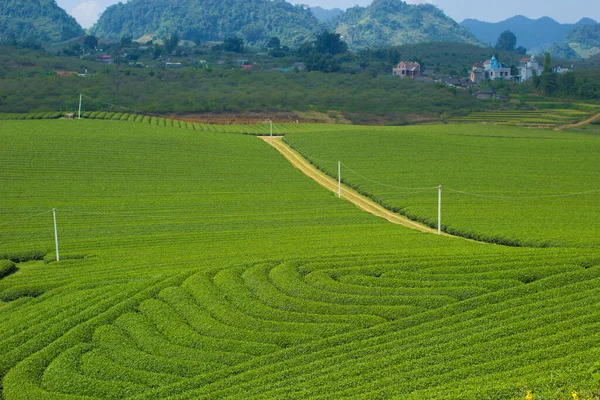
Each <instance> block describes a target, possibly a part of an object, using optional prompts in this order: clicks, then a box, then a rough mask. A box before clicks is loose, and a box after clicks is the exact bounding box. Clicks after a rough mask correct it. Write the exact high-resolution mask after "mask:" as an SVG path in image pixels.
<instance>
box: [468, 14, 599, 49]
mask: <svg viewBox="0 0 600 400" xmlns="http://www.w3.org/2000/svg"><path fill="white" fill-rule="evenodd" d="M460 24H461V25H462V26H464V27H466V28H468V29H469V30H470V31H471V32H472V33H473V34H474V35H475V36H476V37H477V38H478V39H479V40H481V41H482V42H484V43H487V44H490V45H492V46H494V45H495V44H496V41H497V40H498V36H500V34H501V33H502V32H504V31H506V30H509V31H511V32H512V33H514V34H515V35H516V36H517V46H523V47H525V48H527V49H534V48H536V47H544V46H548V45H550V44H552V43H562V42H563V41H564V40H565V39H566V37H567V35H568V34H569V32H570V31H571V30H572V29H573V28H575V27H577V26H582V25H590V24H596V21H594V20H592V19H590V18H583V19H582V20H581V21H579V22H577V23H576V24H561V23H559V22H557V21H555V20H553V19H552V18H549V17H543V18H539V19H530V18H527V17H524V16H522V15H517V16H515V17H512V18H509V19H507V20H504V21H501V22H484V21H479V20H476V19H466V20H464V21H463V22H461V23H460Z"/></svg>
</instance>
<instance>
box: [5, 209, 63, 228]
mask: <svg viewBox="0 0 600 400" xmlns="http://www.w3.org/2000/svg"><path fill="white" fill-rule="evenodd" d="M51 212H53V210H48V211H44V212H41V213H38V214H32V215H29V216H27V217H23V218H17V219H14V220H12V221H5V222H2V223H0V226H5V225H10V224H14V223H15V222H20V221H24V220H27V219H31V218H35V217H38V216H40V215H44V214H49V213H51Z"/></svg>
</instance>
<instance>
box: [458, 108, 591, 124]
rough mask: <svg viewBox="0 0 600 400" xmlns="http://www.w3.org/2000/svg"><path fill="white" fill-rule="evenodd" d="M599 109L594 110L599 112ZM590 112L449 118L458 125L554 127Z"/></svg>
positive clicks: (519, 112)
mask: <svg viewBox="0 0 600 400" xmlns="http://www.w3.org/2000/svg"><path fill="white" fill-rule="evenodd" d="M599 111H600V109H595V112H599ZM590 115H591V114H590V111H589V110H588V111H581V110H572V109H540V110H509V111H504V110H497V111H478V112H473V113H471V114H469V115H466V116H463V117H453V118H450V121H451V122H458V123H492V124H502V125H522V126H530V125H531V126H556V125H567V124H572V123H575V122H578V121H581V120H583V119H585V118H586V117H589V116H590Z"/></svg>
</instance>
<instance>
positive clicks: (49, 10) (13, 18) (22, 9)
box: [0, 0, 84, 43]
mask: <svg viewBox="0 0 600 400" xmlns="http://www.w3.org/2000/svg"><path fill="white" fill-rule="evenodd" d="M83 34H84V31H83V28H81V26H80V25H79V24H78V23H77V21H75V19H74V18H73V17H71V16H70V15H68V14H67V13H66V12H65V10H63V9H62V8H60V7H58V6H57V5H56V1H54V0H2V5H1V6H0V43H2V42H15V43H23V42H31V43H39V42H62V41H65V40H68V39H71V38H74V37H78V36H82V35H83Z"/></svg>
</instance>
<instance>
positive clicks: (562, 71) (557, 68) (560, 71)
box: [552, 65, 573, 74]
mask: <svg viewBox="0 0 600 400" xmlns="http://www.w3.org/2000/svg"><path fill="white" fill-rule="evenodd" d="M552 72H556V73H557V74H566V73H567V72H573V66H572V65H571V66H570V67H565V66H562V65H557V66H555V67H552Z"/></svg>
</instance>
